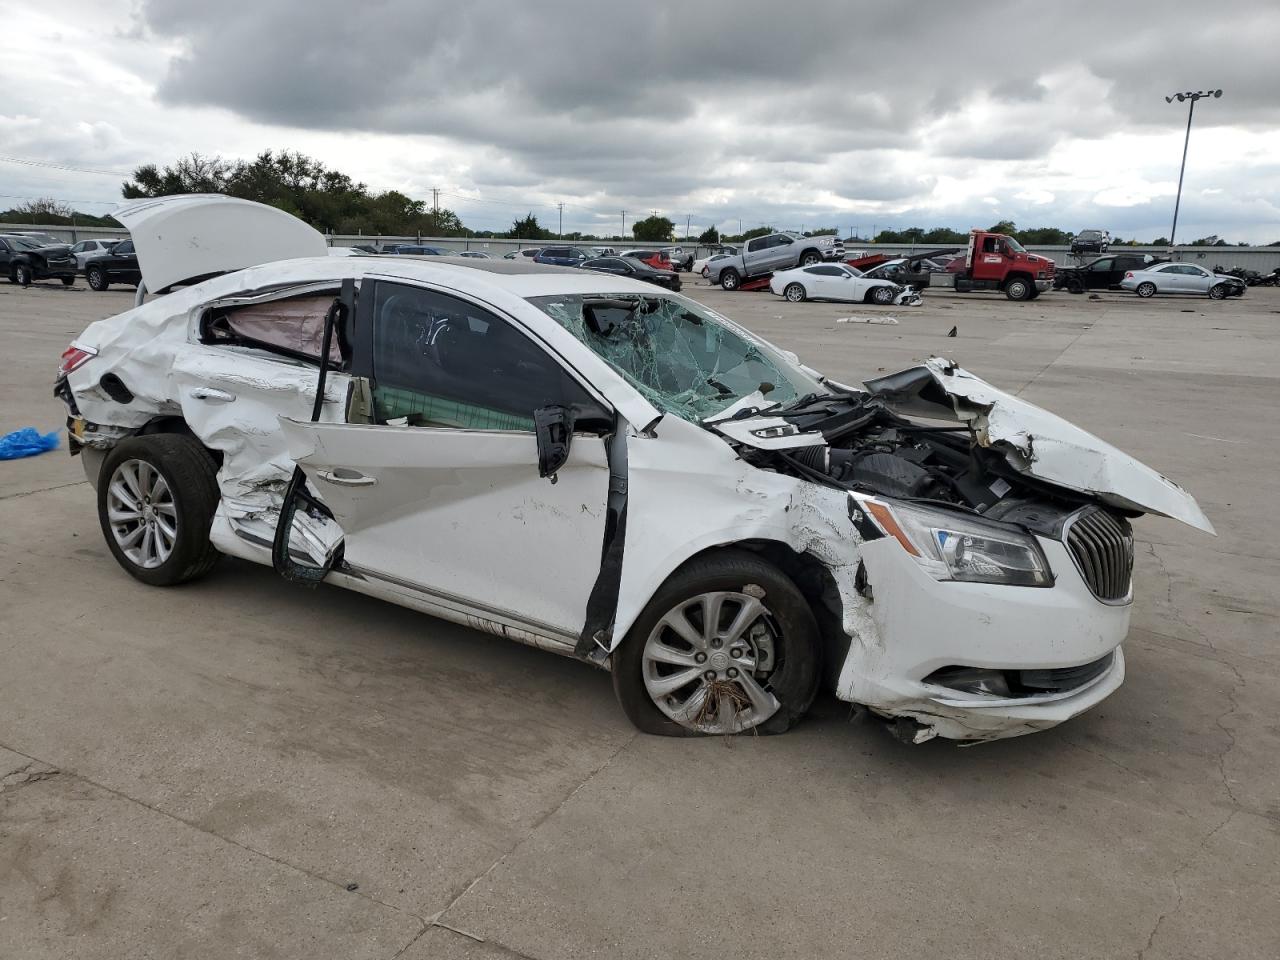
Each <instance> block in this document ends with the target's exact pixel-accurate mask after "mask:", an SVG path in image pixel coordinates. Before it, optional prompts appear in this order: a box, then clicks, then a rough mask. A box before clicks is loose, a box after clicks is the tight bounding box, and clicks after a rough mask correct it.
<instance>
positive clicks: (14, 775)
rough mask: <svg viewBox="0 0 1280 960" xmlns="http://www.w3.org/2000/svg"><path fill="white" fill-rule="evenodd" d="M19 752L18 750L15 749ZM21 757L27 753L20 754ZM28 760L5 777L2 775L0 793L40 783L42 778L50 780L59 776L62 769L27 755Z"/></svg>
mask: <svg viewBox="0 0 1280 960" xmlns="http://www.w3.org/2000/svg"><path fill="white" fill-rule="evenodd" d="M13 752H14V753H18V751H16V750H15V751H13ZM18 755H19V756H21V757H27V755H26V754H25V753H21V754H18ZM27 760H28V762H27V763H25V764H23V765H22V766H21V767H19V768H18V769H17V770H13V771H11V772H9V773H7V774H5V775H4V776H3V777H0V794H3V793H6V792H9V793H12V792H14V791H16V790H17V789H18V788H19V787H25V786H26V785H27V784H29V783H39V782H40V781H41V780H50V779H52V778H54V777H56V776H58V775H59V774H60V773H61V772H62V771H61V770H59V769H58V768H57V767H51V766H49V764H47V763H41V762H40V761H39V760H32V759H31V758H30V757H27Z"/></svg>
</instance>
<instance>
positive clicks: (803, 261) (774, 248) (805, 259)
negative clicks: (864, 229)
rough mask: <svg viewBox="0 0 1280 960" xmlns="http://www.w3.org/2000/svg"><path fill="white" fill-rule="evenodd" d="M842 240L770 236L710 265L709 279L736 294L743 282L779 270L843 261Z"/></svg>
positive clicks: (776, 234)
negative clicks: (827, 261) (735, 291)
mask: <svg viewBox="0 0 1280 960" xmlns="http://www.w3.org/2000/svg"><path fill="white" fill-rule="evenodd" d="M843 259H844V242H843V241H842V240H841V239H840V238H839V237H832V236H822V237H805V236H802V235H800V234H798V233H770V234H766V235H765V236H763V237H755V238H753V239H751V240H748V241H747V243H746V246H745V247H743V249H742V252H741V253H739V254H737V255H736V256H732V257H722V258H720V259H717V260H713V261H711V262H709V263H708V264H707V267H706V271H707V272H706V276H707V279H708V280H710V281H711V282H712V283H718V284H720V286H722V287H724V289H726V290H736V289H738V286H739V284H741V283H742V281H743V280H747V279H750V278H751V277H760V276H764V275H765V274H767V273H773V272H774V271H775V270H790V269H791V268H792V267H806V266H811V265H812V264H815V263H821V262H822V261H824V260H843Z"/></svg>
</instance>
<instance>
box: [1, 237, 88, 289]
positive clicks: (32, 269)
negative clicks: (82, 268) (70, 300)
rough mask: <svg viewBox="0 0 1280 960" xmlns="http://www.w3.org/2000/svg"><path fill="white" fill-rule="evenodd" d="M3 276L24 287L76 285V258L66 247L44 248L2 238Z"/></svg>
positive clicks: (26, 240) (25, 239)
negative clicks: (56, 283) (57, 282)
mask: <svg viewBox="0 0 1280 960" xmlns="http://www.w3.org/2000/svg"><path fill="white" fill-rule="evenodd" d="M0 273H2V274H3V275H4V276H5V277H6V278H7V279H8V281H9V282H10V283H20V284H22V285H23V286H24V287H25V286H26V285H27V284H29V283H32V282H33V281H35V280H61V281H62V285H63V286H66V287H69V286H71V285H72V284H73V283H75V282H76V258H75V257H74V256H73V255H72V253H71V248H70V247H69V246H67V245H66V244H65V243H54V244H45V243H40V242H39V241H37V240H33V239H31V238H30V237H23V236H19V235H18V234H13V233H6V234H0Z"/></svg>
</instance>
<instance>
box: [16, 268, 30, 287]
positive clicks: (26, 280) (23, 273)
mask: <svg viewBox="0 0 1280 960" xmlns="http://www.w3.org/2000/svg"><path fill="white" fill-rule="evenodd" d="M13 282H14V283H16V284H19V285H21V286H24V287H29V286H31V267H29V266H28V265H27V264H25V263H20V264H18V265H17V266H16V267H14V268H13Z"/></svg>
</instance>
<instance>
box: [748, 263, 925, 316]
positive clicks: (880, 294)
mask: <svg viewBox="0 0 1280 960" xmlns="http://www.w3.org/2000/svg"><path fill="white" fill-rule="evenodd" d="M769 289H770V290H771V291H773V292H774V293H776V294H777V295H778V296H780V297H783V298H785V299H787V300H790V301H791V302H792V303H803V302H804V301H805V300H838V301H842V302H845V303H879V304H886V305H887V304H894V305H896V306H904V307H910V306H915V305H916V304H918V303H920V293H919V291H917V290H916V289H915V288H914V287H909V286H903V285H902V284H900V283H894V282H893V281H892V280H880V279H873V278H870V277H867V276H866V275H864V274H863V272H862V271H861V270H858V269H857V268H855V267H850V266H848V265H846V264H843V263H820V264H816V265H814V266H811V267H796V268H795V269H794V270H779V271H778V272H777V273H775V274H774V275H773V276H772V277H770V278H769Z"/></svg>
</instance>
